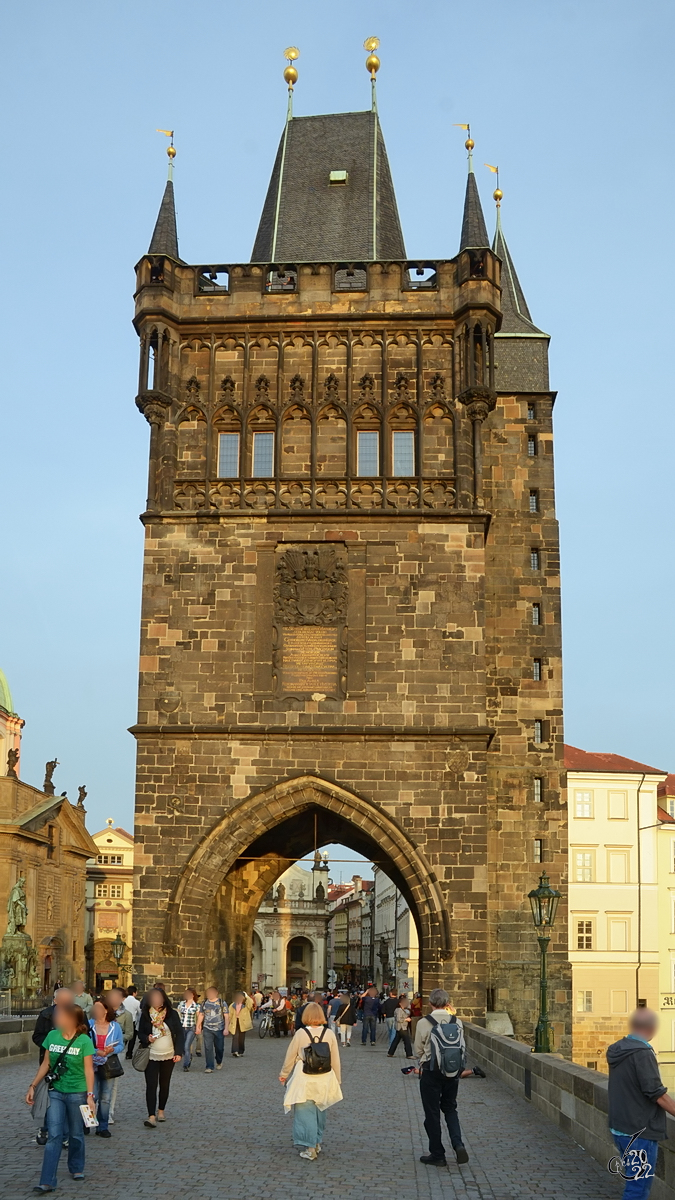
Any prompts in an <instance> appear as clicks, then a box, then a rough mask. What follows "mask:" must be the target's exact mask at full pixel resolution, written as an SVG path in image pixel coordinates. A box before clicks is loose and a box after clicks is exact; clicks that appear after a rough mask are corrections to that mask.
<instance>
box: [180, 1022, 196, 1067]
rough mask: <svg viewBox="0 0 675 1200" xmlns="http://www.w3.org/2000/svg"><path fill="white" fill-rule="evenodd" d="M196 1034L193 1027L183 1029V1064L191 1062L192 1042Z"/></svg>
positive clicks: (188, 1064) (187, 1065)
mask: <svg viewBox="0 0 675 1200" xmlns="http://www.w3.org/2000/svg"><path fill="white" fill-rule="evenodd" d="M196 1036H197V1031H196V1030H195V1029H186V1030H185V1050H184V1052H183V1066H184V1067H189V1066H190V1063H191V1062H192V1043H193V1042H194V1040H195V1038H196Z"/></svg>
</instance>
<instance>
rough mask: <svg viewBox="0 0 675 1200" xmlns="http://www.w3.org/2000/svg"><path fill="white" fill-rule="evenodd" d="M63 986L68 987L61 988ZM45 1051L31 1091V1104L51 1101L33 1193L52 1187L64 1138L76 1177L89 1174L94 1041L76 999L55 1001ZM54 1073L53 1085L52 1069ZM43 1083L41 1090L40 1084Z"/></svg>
mask: <svg viewBox="0 0 675 1200" xmlns="http://www.w3.org/2000/svg"><path fill="white" fill-rule="evenodd" d="M61 990H62V991H64V990H65V989H61ZM42 1049H43V1050H44V1055H43V1058H42V1062H41V1064H40V1067H39V1068H38V1071H37V1074H36V1076H35V1078H34V1080H33V1082H32V1083H31V1085H30V1087H29V1089H28V1091H27V1093H26V1103H27V1104H30V1105H31V1106H32V1105H33V1104H35V1103H38V1102H39V1103H44V1102H46V1104H47V1109H46V1115H45V1116H44V1117H42V1118H40V1119H41V1121H43V1122H44V1125H45V1128H46V1129H47V1143H46V1145H45V1152H44V1157H43V1159H42V1173H41V1175H40V1182H39V1184H38V1185H37V1186H36V1187H34V1188H33V1191H34V1192H39V1193H44V1192H53V1191H54V1188H55V1187H56V1185H57V1170H58V1165H59V1159H60V1158H61V1151H62V1150H63V1147H64V1142H66V1141H67V1145H68V1170H69V1171H70V1174H71V1175H72V1177H73V1179H84V1125H83V1123H82V1114H81V1112H80V1105H81V1104H87V1105H88V1106H89V1111H90V1112H91V1114H92V1116H93V1115H94V1111H95V1105H94V1067H93V1057H94V1046H93V1044H92V1040H91V1038H90V1037H89V1025H88V1023H87V1018H86V1016H85V1014H84V1012H83V1011H82V1009H81V1008H80V1007H79V1005H74V1004H64V1003H62V1002H60V1003H59V1004H58V1005H57V1006H56V1012H55V1014H54V1025H53V1028H52V1029H50V1030H48V1032H47V1033H46V1034H45V1038H44V1041H43V1043H42ZM48 1071H49V1072H50V1074H51V1076H52V1080H51V1082H50V1083H49V1084H48V1083H47V1081H46V1080H45V1076H46V1075H47V1072H48ZM39 1084H42V1088H40V1090H39V1092H38V1085H39Z"/></svg>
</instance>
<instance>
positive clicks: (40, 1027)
mask: <svg viewBox="0 0 675 1200" xmlns="http://www.w3.org/2000/svg"><path fill="white" fill-rule="evenodd" d="M73 1003H74V1001H73V993H72V992H71V990H70V988H56V989H55V991H54V997H53V1001H52V1003H51V1004H48V1005H46V1007H45V1008H41V1009H40V1012H39V1013H38V1016H37V1020H36V1022H35V1028H34V1030H33V1033H32V1035H31V1038H32V1041H33V1042H34V1043H35V1045H36V1046H37V1047H38V1051H39V1055H40V1062H42V1060H43V1058H44V1056H45V1050H44V1041H45V1038H46V1036H47V1034H48V1033H50V1032H51V1031H52V1029H54V1028H55V1017H56V1015H57V1009H58V1008H60V1007H63V1008H68V1007H72V1005H73ZM35 1141H36V1142H37V1144H38V1146H45V1145H46V1144H47V1126H46V1125H42V1126H41V1127H40V1128H39V1129H38V1131H37V1134H36V1137H35Z"/></svg>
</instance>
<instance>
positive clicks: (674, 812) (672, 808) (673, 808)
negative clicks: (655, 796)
mask: <svg viewBox="0 0 675 1200" xmlns="http://www.w3.org/2000/svg"><path fill="white" fill-rule="evenodd" d="M668 816H669V817H675V796H669V797H668Z"/></svg>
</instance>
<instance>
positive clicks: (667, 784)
mask: <svg viewBox="0 0 675 1200" xmlns="http://www.w3.org/2000/svg"><path fill="white" fill-rule="evenodd" d="M656 791H657V795H659V796H675V775H669V776H668V778H667V779H666V780H665V781H664V782H663V783H660V784H659V786H658V788H657V789H656Z"/></svg>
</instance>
